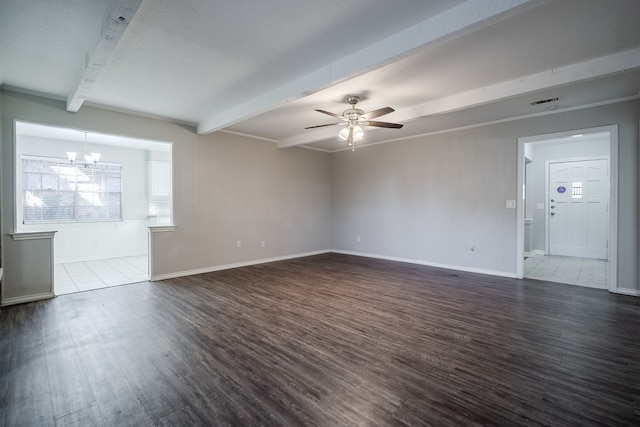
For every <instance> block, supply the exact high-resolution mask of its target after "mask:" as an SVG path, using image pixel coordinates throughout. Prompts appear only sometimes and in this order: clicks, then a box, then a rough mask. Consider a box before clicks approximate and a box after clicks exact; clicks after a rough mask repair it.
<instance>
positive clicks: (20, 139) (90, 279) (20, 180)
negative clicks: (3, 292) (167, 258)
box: [15, 122, 172, 295]
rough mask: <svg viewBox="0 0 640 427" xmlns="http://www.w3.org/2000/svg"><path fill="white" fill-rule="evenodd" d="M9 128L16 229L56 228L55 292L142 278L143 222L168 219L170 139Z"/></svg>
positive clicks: (19, 125) (145, 259)
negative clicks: (11, 132) (12, 133)
mask: <svg viewBox="0 0 640 427" xmlns="http://www.w3.org/2000/svg"><path fill="white" fill-rule="evenodd" d="M15 128H16V140H15V156H16V157H15V164H16V177H15V182H16V190H15V217H16V222H17V231H20V232H37V231H51V230H55V231H56V234H55V239H54V271H53V283H54V293H55V294H56V295H60V294H66V293H74V292H80V291H86V290H92V289H97V288H104V287H109V286H116V285H122V284H128V283H135V282H140V281H146V280H148V278H149V244H148V239H149V237H148V230H149V227H150V226H154V225H157V224H163V223H171V215H172V198H171V170H172V167H171V162H172V145H171V143H168V142H162V141H151V140H142V139H139V138H132V137H126V136H119V135H109V134H103V133H99V132H95V131H89V130H80V129H71V128H61V127H54V126H50V125H42V124H35V123H27V122H16V127H15ZM156 170H161V171H163V172H164V173H163V174H158V173H156Z"/></svg>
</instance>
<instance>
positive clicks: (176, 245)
mask: <svg viewBox="0 0 640 427" xmlns="http://www.w3.org/2000/svg"><path fill="white" fill-rule="evenodd" d="M1 98H2V107H3V108H2V130H3V132H2V151H3V153H2V154H3V161H2V167H3V171H2V172H3V186H2V212H3V214H4V215H3V221H2V237H3V242H7V241H8V240H10V237H9V236H8V233H11V232H14V231H15V223H14V215H13V213H12V212H13V203H14V177H13V175H14V170H13V158H14V147H13V132H14V130H13V129H14V127H13V121H14V120H22V121H28V122H35V123H42V124H49V125H54V126H67V127H71V128H77V129H87V130H91V131H97V132H103V133H107V134H114V135H126V136H131V137H138V138H144V139H152V140H158V141H168V142H173V170H174V172H173V182H174V190H175V191H174V222H175V225H176V229H175V231H174V232H169V233H157V235H158V238H157V241H155V242H154V244H153V247H154V249H155V253H154V260H153V261H154V262H153V264H154V266H155V267H156V269H157V270H156V271H154V272H153V273H154V274H155V275H158V274H165V273H175V272H182V271H191V270H196V269H206V268H210V267H214V266H221V265H226V264H230V263H239V262H248V261H251V260H257V259H265V258H273V257H282V256H290V255H295V254H302V253H308V252H314V251H320V250H327V249H329V248H330V247H331V242H330V228H329V227H330V215H331V202H330V200H331V188H330V176H329V174H330V155H329V154H326V153H322V152H318V151H311V150H306V149H301V148H298V149H293V150H278V149H277V148H276V145H275V144H273V143H270V142H264V141H258V140H255V139H250V138H243V137H239V136H235V135H231V134H227V133H214V134H209V135H197V134H195V132H194V129H193V128H192V127H189V126H185V125H179V124H175V123H170V122H166V121H161V120H154V119H149V118H143V117H139V116H134V115H129V114H122V113H118V112H114V111H109V110H103V109H98V108H92V107H88V106H84V107H82V109H81V110H80V111H79V112H78V113H68V112H66V111H65V103H64V102H62V101H56V100H51V99H45V98H40V97H34V96H29V95H24V94H20V93H16V92H11V91H2V92H1ZM154 234H155V233H154ZM237 240H242V246H241V247H239V248H238V247H237V246H236V241H237ZM262 240H265V241H266V247H264V248H263V247H261V246H260V242H261V241H262Z"/></svg>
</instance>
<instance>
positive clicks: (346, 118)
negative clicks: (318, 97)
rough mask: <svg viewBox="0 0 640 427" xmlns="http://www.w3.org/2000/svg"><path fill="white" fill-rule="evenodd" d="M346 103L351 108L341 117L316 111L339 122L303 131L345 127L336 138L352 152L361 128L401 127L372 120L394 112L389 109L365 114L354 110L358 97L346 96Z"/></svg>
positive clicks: (362, 135) (311, 127)
mask: <svg viewBox="0 0 640 427" xmlns="http://www.w3.org/2000/svg"><path fill="white" fill-rule="evenodd" d="M347 102H348V103H349V104H351V108H349V109H347V110H344V111H343V112H342V115H340V114H336V113H332V112H330V111H325V110H316V111H317V112H319V113H323V114H327V115H329V116H332V117H335V118H338V119H340V120H341V121H340V122H337V123H327V124H324V125H317V126H309V127H306V128H305V129H314V128H321V127H325V126H335V125H345V128H344V129H342V130H341V131H340V132H339V133H338V137H339V138H340V139H342V140H343V141H347V142H348V143H349V145H350V146H351V147H353V148H352V150H355V144H354V142H356V141H360V140H362V139H363V138H364V130H363V129H362V126H373V127H379V128H391V129H400V128H401V127H402V126H403V125H401V124H399V123H389V122H379V121H374V120H372V119H375V118H377V117H380V116H384V115H385V114H389V113H391V112H393V111H395V110H394V109H393V108H391V107H384V108H379V109H377V110H373V111H369V112H368V113H365V112H364V111H362V110H360V109H359V108H356V104H357V103H358V102H360V97H358V96H355V95H351V96H348V97H347Z"/></svg>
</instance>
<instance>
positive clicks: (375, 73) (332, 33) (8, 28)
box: [0, 0, 640, 151]
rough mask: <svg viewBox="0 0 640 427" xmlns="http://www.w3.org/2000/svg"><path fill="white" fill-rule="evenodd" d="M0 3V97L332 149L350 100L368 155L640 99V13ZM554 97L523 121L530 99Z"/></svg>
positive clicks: (153, 0)
mask: <svg viewBox="0 0 640 427" xmlns="http://www.w3.org/2000/svg"><path fill="white" fill-rule="evenodd" d="M401 5H402V7H399V3H398V2H390V1H388V0H352V1H349V2H344V1H341V0H315V1H313V2H300V1H295V0H263V1H260V2H256V1H253V0H233V1H232V0H229V1H226V0H225V1H210V0H182V1H180V2H175V1H171V0H111V1H106V0H91V1H89V0H64V1H63V0H58V1H47V2H43V1H41V0H3V1H2V2H0V84H2V85H3V86H5V87H7V88H9V89H14V90H19V91H25V92H29V93H36V94H40V95H43V96H48V97H52V98H56V99H61V100H64V101H65V102H66V105H67V109H68V110H69V111H77V109H79V108H82V105H86V104H91V105H99V106H105V107H109V108H116V109H122V110H127V111H131V112H135V113H140V114H145V115H152V116H157V117H161V118H165V119H169V120H175V121H179V122H183V123H188V124H192V125H194V126H196V127H197V129H198V132H200V133H207V132H212V131H217V130H224V131H230V132H236V133H241V134H247V135H252V136H256V137H259V138H264V139H268V140H272V141H274V142H277V143H278V145H279V146H280V147H282V148H286V147H291V146H298V145H303V146H308V147H310V148H316V149H322V150H326V151H335V150H340V149H344V148H345V147H344V146H343V145H341V143H340V142H338V141H337V140H336V137H335V136H336V134H337V132H338V130H339V129H340V128H339V127H329V128H321V129H316V130H305V129H304V128H305V127H307V126H313V125H318V124H323V123H329V122H331V121H332V118H331V117H329V116H326V115H323V114H320V113H317V112H315V111H314V109H316V108H319V109H323V110H328V111H332V112H336V113H341V112H342V111H343V110H344V109H346V108H347V107H348V105H347V104H346V102H345V99H346V96H347V95H350V94H356V95H359V96H360V97H361V98H362V102H361V103H360V104H359V105H358V106H359V107H360V108H362V109H363V110H365V111H369V110H373V109H377V108H381V107H385V106H391V107H393V108H395V109H396V112H394V113H392V114H389V115H387V116H383V117H381V118H380V120H385V121H398V122H401V123H403V124H404V128H403V129H401V130H389V129H382V130H374V129H371V130H369V129H367V132H366V134H365V141H364V142H363V143H362V144H367V143H379V142H385V141H390V140H397V139H402V138H408V137H411V136H412V135H418V134H426V133H433V132H439V131H442V130H445V129H454V128H459V127H464V126H473V125H478V124H481V123H487V122H492V121H500V120H510V119H515V118H518V117H524V116H528V115H532V114H550V113H554V112H557V111H563V110H565V109H573V108H582V107H584V106H588V105H593V104H599V103H607V102H616V101H617V100H621V99H628V98H632V97H637V96H638V94H639V92H640V25H638V22H639V18H640V2H638V1H637V0H611V1H607V2H605V1H601V0H555V1H543V0H504V1H500V2H497V1H496V2H492V1H486V0H475V1H474V0H470V1H462V0H460V1H451V0H438V1H433V0H431V1H424V0H415V1H411V0H404V1H403V2H402V3H401ZM545 97H558V98H559V100H558V101H557V102H555V103H552V104H547V105H542V106H537V107H533V106H531V105H530V103H531V102H532V101H535V100H537V99H542V98H545Z"/></svg>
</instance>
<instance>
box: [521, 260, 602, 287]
mask: <svg viewBox="0 0 640 427" xmlns="http://www.w3.org/2000/svg"><path fill="white" fill-rule="evenodd" d="M608 266H609V263H608V262H607V260H603V259H591V258H573V257H563V256H555V255H551V256H545V255H536V256H533V257H530V258H527V259H525V260H524V277H526V278H529V279H540V280H548V281H550V282H559V283H568V284H571V285H580V286H587V287H589V288H601V289H606V288H607V273H608Z"/></svg>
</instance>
